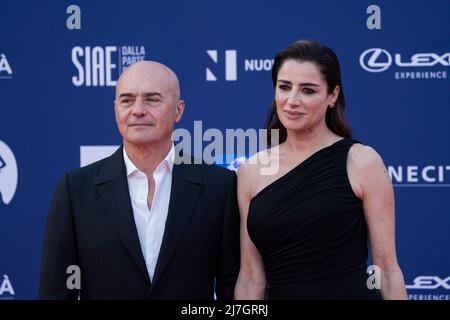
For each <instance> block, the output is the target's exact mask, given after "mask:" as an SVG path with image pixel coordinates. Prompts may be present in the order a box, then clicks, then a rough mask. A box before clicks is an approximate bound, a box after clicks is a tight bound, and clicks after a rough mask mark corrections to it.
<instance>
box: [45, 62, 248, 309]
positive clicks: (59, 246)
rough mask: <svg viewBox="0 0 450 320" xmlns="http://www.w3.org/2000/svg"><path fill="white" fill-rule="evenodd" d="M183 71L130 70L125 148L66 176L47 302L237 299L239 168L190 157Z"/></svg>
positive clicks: (120, 94) (52, 238) (139, 66)
mask: <svg viewBox="0 0 450 320" xmlns="http://www.w3.org/2000/svg"><path fill="white" fill-rule="evenodd" d="M184 107H185V104H184V101H183V100H181V98H180V87H179V82H178V78H177V76H176V75H175V73H174V72H173V71H172V70H170V69H169V68H168V67H166V66H164V65H162V64H160V63H157V62H152V61H142V62H138V63H135V64H133V65H131V66H130V67H128V68H127V69H126V70H125V71H124V72H123V74H122V75H121V76H120V78H119V80H118V82H117V87H116V98H115V101H114V109H115V116H116V122H117V126H118V129H119V132H120V134H121V136H122V138H123V145H122V146H121V147H120V148H119V149H118V150H117V151H116V152H115V153H114V154H113V155H112V156H110V157H108V158H106V159H103V160H101V161H98V162H96V163H93V164H91V165H89V166H86V167H83V168H81V169H77V170H74V171H71V172H69V173H66V174H64V175H63V177H62V179H61V180H60V182H59V184H58V186H57V188H56V191H55V194H54V197H53V201H52V204H51V208H50V212H49V215H48V221H47V228H46V233H45V239H44V249H43V254H42V270H41V279H40V285H39V298H41V299H77V298H80V299H165V300H167V299H169V300H171V299H203V300H205V299H213V298H214V296H215V295H216V297H217V298H218V299H232V298H233V290H234V285H235V282H236V278H237V274H238V269H239V212H238V207H237V201H236V177H235V174H234V172H232V171H229V170H226V169H223V168H219V167H216V166H210V165H206V164H194V163H197V162H194V161H193V159H192V158H189V159H190V160H191V161H190V162H189V163H183V162H182V161H181V160H182V159H186V157H185V155H183V156H182V157H181V155H180V154H179V150H178V149H176V147H175V146H174V145H173V142H172V140H171V137H172V131H173V128H174V124H175V123H177V122H179V121H180V119H181V117H182V115H183V111H184Z"/></svg>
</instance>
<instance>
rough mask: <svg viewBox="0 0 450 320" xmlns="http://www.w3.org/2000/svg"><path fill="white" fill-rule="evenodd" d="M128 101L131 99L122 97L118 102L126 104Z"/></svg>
mask: <svg viewBox="0 0 450 320" xmlns="http://www.w3.org/2000/svg"><path fill="white" fill-rule="evenodd" d="M130 102H131V99H123V100H121V101H120V103H123V104H128V103H130Z"/></svg>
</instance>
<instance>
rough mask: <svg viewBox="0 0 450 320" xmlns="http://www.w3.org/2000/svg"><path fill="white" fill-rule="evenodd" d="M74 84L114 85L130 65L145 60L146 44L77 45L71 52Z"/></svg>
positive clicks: (87, 85) (78, 85)
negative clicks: (74, 71)
mask: <svg viewBox="0 0 450 320" xmlns="http://www.w3.org/2000/svg"><path fill="white" fill-rule="evenodd" d="M71 57H72V63H73V65H74V67H75V69H76V74H75V75H74V76H72V84H73V85H74V86H77V87H80V86H86V87H91V86H92V87H105V86H107V87H114V86H115V85H116V82H117V79H118V77H119V75H120V74H121V73H122V72H123V70H124V69H126V68H127V67H128V66H130V65H132V64H133V63H135V62H138V61H142V60H145V47H144V46H104V47H103V46H92V47H91V46H84V47H82V46H75V47H73V48H72V52H71Z"/></svg>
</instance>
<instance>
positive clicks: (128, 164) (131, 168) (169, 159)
mask: <svg viewBox="0 0 450 320" xmlns="http://www.w3.org/2000/svg"><path fill="white" fill-rule="evenodd" d="M123 160H124V162H125V168H126V169H127V177H129V176H130V175H131V174H133V173H135V172H142V171H140V170H139V169H138V168H137V167H136V166H135V165H134V163H133V161H131V159H130V158H129V157H128V155H127V152H126V151H125V148H123ZM174 162H175V146H174V144H173V142H172V147H171V148H170V150H169V152H168V153H167V155H166V157H165V158H164V159H163V160H162V161H161V162H160V163H159V164H158V166H157V167H156V169H155V171H158V170H160V168H164V169H165V170H166V171H168V172H172V170H173V164H174Z"/></svg>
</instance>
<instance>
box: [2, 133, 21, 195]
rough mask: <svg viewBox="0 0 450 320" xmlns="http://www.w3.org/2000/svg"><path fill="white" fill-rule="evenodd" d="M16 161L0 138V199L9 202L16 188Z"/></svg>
mask: <svg viewBox="0 0 450 320" xmlns="http://www.w3.org/2000/svg"><path fill="white" fill-rule="evenodd" d="M17 179H18V172H17V163H16V158H15V157H14V154H13V152H12V151H11V149H10V148H9V147H8V145H7V144H6V143H4V142H3V141H1V140H0V200H1V201H2V202H3V203H4V204H9V203H10V202H11V200H12V199H13V197H14V194H15V193H16V188H17Z"/></svg>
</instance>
